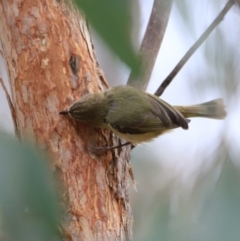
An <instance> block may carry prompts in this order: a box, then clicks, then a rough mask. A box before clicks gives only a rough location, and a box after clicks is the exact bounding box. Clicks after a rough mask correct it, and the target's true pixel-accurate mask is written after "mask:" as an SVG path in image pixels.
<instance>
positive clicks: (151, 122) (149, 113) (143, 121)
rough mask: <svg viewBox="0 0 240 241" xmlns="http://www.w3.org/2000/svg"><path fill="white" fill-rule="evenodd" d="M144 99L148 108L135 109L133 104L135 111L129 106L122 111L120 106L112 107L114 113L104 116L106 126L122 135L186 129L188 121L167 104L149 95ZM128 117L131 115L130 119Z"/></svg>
mask: <svg viewBox="0 0 240 241" xmlns="http://www.w3.org/2000/svg"><path fill="white" fill-rule="evenodd" d="M146 98H147V101H149V105H148V108H146V106H145V107H144V106H141V107H139V108H137V107H136V104H135V106H134V107H135V109H134V108H131V107H130V106H129V108H127V107H125V108H124V111H123V109H122V105H120V104H119V105H116V104H115V106H114V107H112V108H114V111H110V112H108V113H107V115H106V118H105V121H106V124H108V125H110V127H111V128H114V129H116V130H117V131H118V132H120V133H124V134H145V133H149V132H164V131H166V130H170V129H174V128H176V127H179V126H181V127H182V128H184V129H187V128H188V122H189V120H187V119H185V118H184V117H183V116H182V115H181V113H180V112H178V111H177V110H174V109H173V107H171V106H170V105H169V104H167V103H165V102H163V101H162V100H160V99H158V98H157V97H156V98H154V97H152V96H151V95H146ZM129 105H131V102H129ZM118 107H119V108H118ZM116 113H121V115H119V114H118V115H117V117H116ZM129 115H132V116H131V118H129ZM129 119H130V120H129Z"/></svg>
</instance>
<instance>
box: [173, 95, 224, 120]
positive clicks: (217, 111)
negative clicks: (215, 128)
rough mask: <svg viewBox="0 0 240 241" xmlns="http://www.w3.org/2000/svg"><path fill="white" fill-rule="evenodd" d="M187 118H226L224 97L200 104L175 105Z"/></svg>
mask: <svg viewBox="0 0 240 241" xmlns="http://www.w3.org/2000/svg"><path fill="white" fill-rule="evenodd" d="M174 108H175V109H177V110H178V111H179V112H181V113H182V114H183V115H184V117H185V118H191V117H204V118H211V119H219V120H221V119H224V118H225V117H226V115H227V113H226V110H225V106H224V103H223V100H222V99H215V100H211V101H208V102H205V103H202V104H198V105H191V106H174Z"/></svg>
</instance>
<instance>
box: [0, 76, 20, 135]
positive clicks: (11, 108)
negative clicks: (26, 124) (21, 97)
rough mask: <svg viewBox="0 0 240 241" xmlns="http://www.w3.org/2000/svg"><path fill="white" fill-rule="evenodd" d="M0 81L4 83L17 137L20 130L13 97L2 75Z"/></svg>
mask: <svg viewBox="0 0 240 241" xmlns="http://www.w3.org/2000/svg"><path fill="white" fill-rule="evenodd" d="M0 83H1V85H2V88H3V90H4V92H5V95H6V99H7V102H8V105H9V108H10V111H11V115H12V120H13V125H14V131H15V134H16V136H17V137H20V135H19V130H18V125H17V118H16V113H15V109H14V106H13V103H12V100H11V97H10V95H9V93H8V90H7V88H6V86H5V84H4V82H3V79H2V78H1V77H0Z"/></svg>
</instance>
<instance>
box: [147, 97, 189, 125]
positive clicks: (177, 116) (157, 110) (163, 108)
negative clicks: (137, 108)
mask: <svg viewBox="0 0 240 241" xmlns="http://www.w3.org/2000/svg"><path fill="white" fill-rule="evenodd" d="M147 97H148V101H149V102H150V104H151V107H152V111H153V113H154V115H155V116H157V117H158V118H159V119H160V120H161V121H162V123H163V124H165V125H166V126H172V125H174V126H179V127H182V128H183V129H188V123H189V120H188V119H186V118H185V117H184V116H183V115H182V114H181V113H180V112H179V111H178V110H176V109H174V108H173V107H172V106H171V105H169V104H168V103H167V102H165V101H163V100H161V99H159V98H158V97H156V96H154V95H151V94H148V95H147Z"/></svg>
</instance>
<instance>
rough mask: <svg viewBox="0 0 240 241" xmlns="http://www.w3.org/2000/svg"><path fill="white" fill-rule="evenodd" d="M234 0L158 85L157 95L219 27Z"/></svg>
mask: <svg viewBox="0 0 240 241" xmlns="http://www.w3.org/2000/svg"><path fill="white" fill-rule="evenodd" d="M233 4H234V1H233V0H229V1H228V2H227V4H226V5H225V7H224V8H223V10H222V11H221V12H220V13H219V14H218V16H217V17H216V18H215V20H214V21H213V22H212V24H211V25H210V26H209V27H208V28H207V29H206V30H205V32H204V33H203V34H202V35H201V36H200V38H199V39H198V40H197V41H196V42H195V43H194V45H193V46H192V47H191V48H190V49H189V50H188V51H187V53H186V54H185V55H184V56H183V58H182V59H181V60H180V61H179V62H178V64H177V65H176V66H175V68H174V69H173V70H172V72H171V73H170V74H169V75H168V76H167V78H166V79H165V80H164V81H163V82H162V84H161V85H160V86H159V87H158V89H157V90H156V92H155V95H156V96H161V95H162V93H163V92H164V90H165V89H166V88H167V86H168V85H169V84H170V83H171V82H172V80H173V79H174V77H175V76H176V75H177V74H178V72H179V71H180V70H181V69H182V67H183V66H184V65H185V64H186V62H187V61H188V60H189V58H190V57H191V56H192V55H193V54H194V53H195V51H196V50H197V49H198V48H199V47H200V46H201V44H202V43H203V42H204V41H205V40H206V38H207V37H208V36H209V35H210V33H211V32H212V31H213V30H214V29H215V28H216V27H217V25H218V24H219V23H220V22H221V21H222V20H223V18H224V16H225V15H226V13H227V12H228V11H229V9H230V8H231V7H232V6H233Z"/></svg>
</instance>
